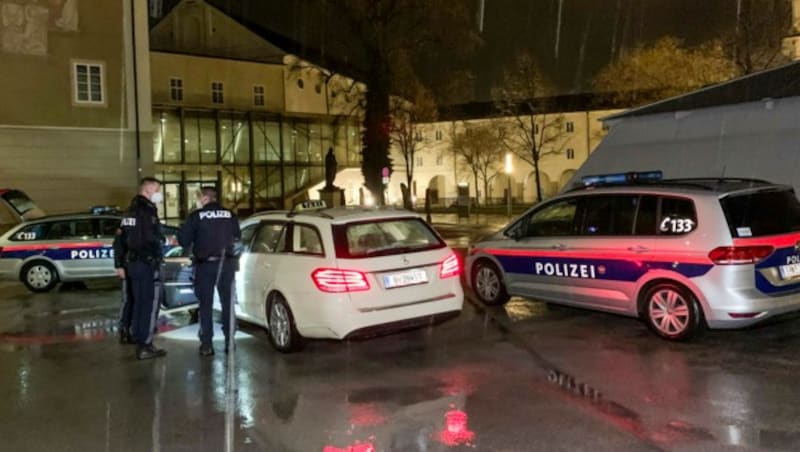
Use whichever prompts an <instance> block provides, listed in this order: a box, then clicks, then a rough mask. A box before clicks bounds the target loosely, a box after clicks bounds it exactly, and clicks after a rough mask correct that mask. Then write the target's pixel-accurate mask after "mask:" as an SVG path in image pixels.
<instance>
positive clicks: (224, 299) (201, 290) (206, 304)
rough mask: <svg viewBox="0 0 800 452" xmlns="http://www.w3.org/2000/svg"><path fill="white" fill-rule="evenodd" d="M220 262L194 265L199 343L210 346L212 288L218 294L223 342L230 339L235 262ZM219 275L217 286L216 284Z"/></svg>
mask: <svg viewBox="0 0 800 452" xmlns="http://www.w3.org/2000/svg"><path fill="white" fill-rule="evenodd" d="M221 262H222V272H221V273H220V261H212V262H195V264H194V293H195V295H196V296H197V300H198V301H199V302H200V308H199V314H200V342H201V343H202V344H206V345H210V344H211V341H212V340H213V339H214V323H213V312H212V311H213V307H214V287H215V286H216V289H217V292H218V293H219V302H220V305H221V306H222V332H223V333H224V334H225V340H226V342H227V340H228V338H229V337H231V335H230V334H229V331H228V325H230V321H231V317H230V316H231V292H232V291H233V278H234V276H235V275H236V261H235V260H233V259H225V260H224V261H221ZM217 274H219V285H216V284H217Z"/></svg>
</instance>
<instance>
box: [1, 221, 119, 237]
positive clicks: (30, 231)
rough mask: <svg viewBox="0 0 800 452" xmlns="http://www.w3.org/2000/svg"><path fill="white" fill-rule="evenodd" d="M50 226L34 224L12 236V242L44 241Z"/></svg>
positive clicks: (47, 224)
mask: <svg viewBox="0 0 800 452" xmlns="http://www.w3.org/2000/svg"><path fill="white" fill-rule="evenodd" d="M117 225H119V221H117ZM48 226H50V223H38V224H32V225H30V226H28V227H26V228H23V229H21V230H20V231H19V232H17V233H16V234H14V235H13V236H11V237H10V240H12V241H14V242H28V241H33V240H42V239H43V238H44V236H45V234H46V233H47V229H48Z"/></svg>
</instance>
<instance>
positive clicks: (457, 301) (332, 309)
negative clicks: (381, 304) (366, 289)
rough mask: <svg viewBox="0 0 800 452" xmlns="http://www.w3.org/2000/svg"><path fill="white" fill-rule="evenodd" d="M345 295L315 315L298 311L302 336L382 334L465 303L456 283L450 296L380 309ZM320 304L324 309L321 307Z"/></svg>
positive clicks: (420, 322) (421, 322)
mask: <svg viewBox="0 0 800 452" xmlns="http://www.w3.org/2000/svg"><path fill="white" fill-rule="evenodd" d="M345 298H346V297H343V298H340V299H337V300H326V302H325V303H322V304H321V305H319V304H318V305H317V308H318V309H317V310H316V312H317V313H318V315H315V316H314V318H310V317H306V316H304V315H302V310H296V314H297V315H296V317H295V321H296V322H297V330H298V332H299V333H300V335H302V336H303V337H308V338H317V339H344V338H347V337H351V336H365V335H366V336H369V335H374V334H380V332H386V331H395V330H398V329H404V328H410V327H413V326H420V325H424V324H425V323H426V322H428V321H430V318H431V317H434V319H436V318H437V317H438V316H440V315H452V314H457V313H458V312H460V311H461V309H462V307H463V305H464V292H463V290H462V289H461V287H460V286H458V285H455V284H454V290H452V291H451V292H450V293H449V294H447V295H446V296H441V297H436V298H434V299H430V300H416V301H410V302H408V303H404V304H400V305H395V306H390V307H386V308H380V309H370V310H364V311H360V310H358V309H356V308H355V307H354V306H353V304H352V303H350V302H349V300H345ZM320 306H324V308H322V309H319V307H320ZM293 310H294V308H293Z"/></svg>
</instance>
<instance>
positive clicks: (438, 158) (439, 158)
mask: <svg viewBox="0 0 800 452" xmlns="http://www.w3.org/2000/svg"><path fill="white" fill-rule="evenodd" d="M442 165H444V156H443V155H442V154H439V155H437V156H436V166H442Z"/></svg>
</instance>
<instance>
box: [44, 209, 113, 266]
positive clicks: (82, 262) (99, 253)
mask: <svg viewBox="0 0 800 452" xmlns="http://www.w3.org/2000/svg"><path fill="white" fill-rule="evenodd" d="M45 234H46V235H45V241H46V242H45V243H46V246H47V247H48V249H47V251H46V252H45V255H46V256H48V257H50V258H51V259H53V260H54V261H56V262H57V263H58V264H59V265H60V267H61V269H60V272H61V275H62V277H63V278H65V279H82V278H96V277H103V276H110V275H113V273H114V271H113V270H114V265H113V263H112V264H111V266H110V268H109V267H108V262H109V261H108V255H109V254H110V251H111V246H110V245H109V246H105V245H104V244H103V243H102V242H101V241H100V240H98V239H97V232H96V231H95V224H94V219H93V218H76V219H72V220H59V221H54V222H53V223H52V224H51V225H50V228H49V229H48V231H47V232H46V233H45ZM104 253H105V256H106V259H103V256H104ZM104 260H105V262H104ZM104 264H105V265H104Z"/></svg>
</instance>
